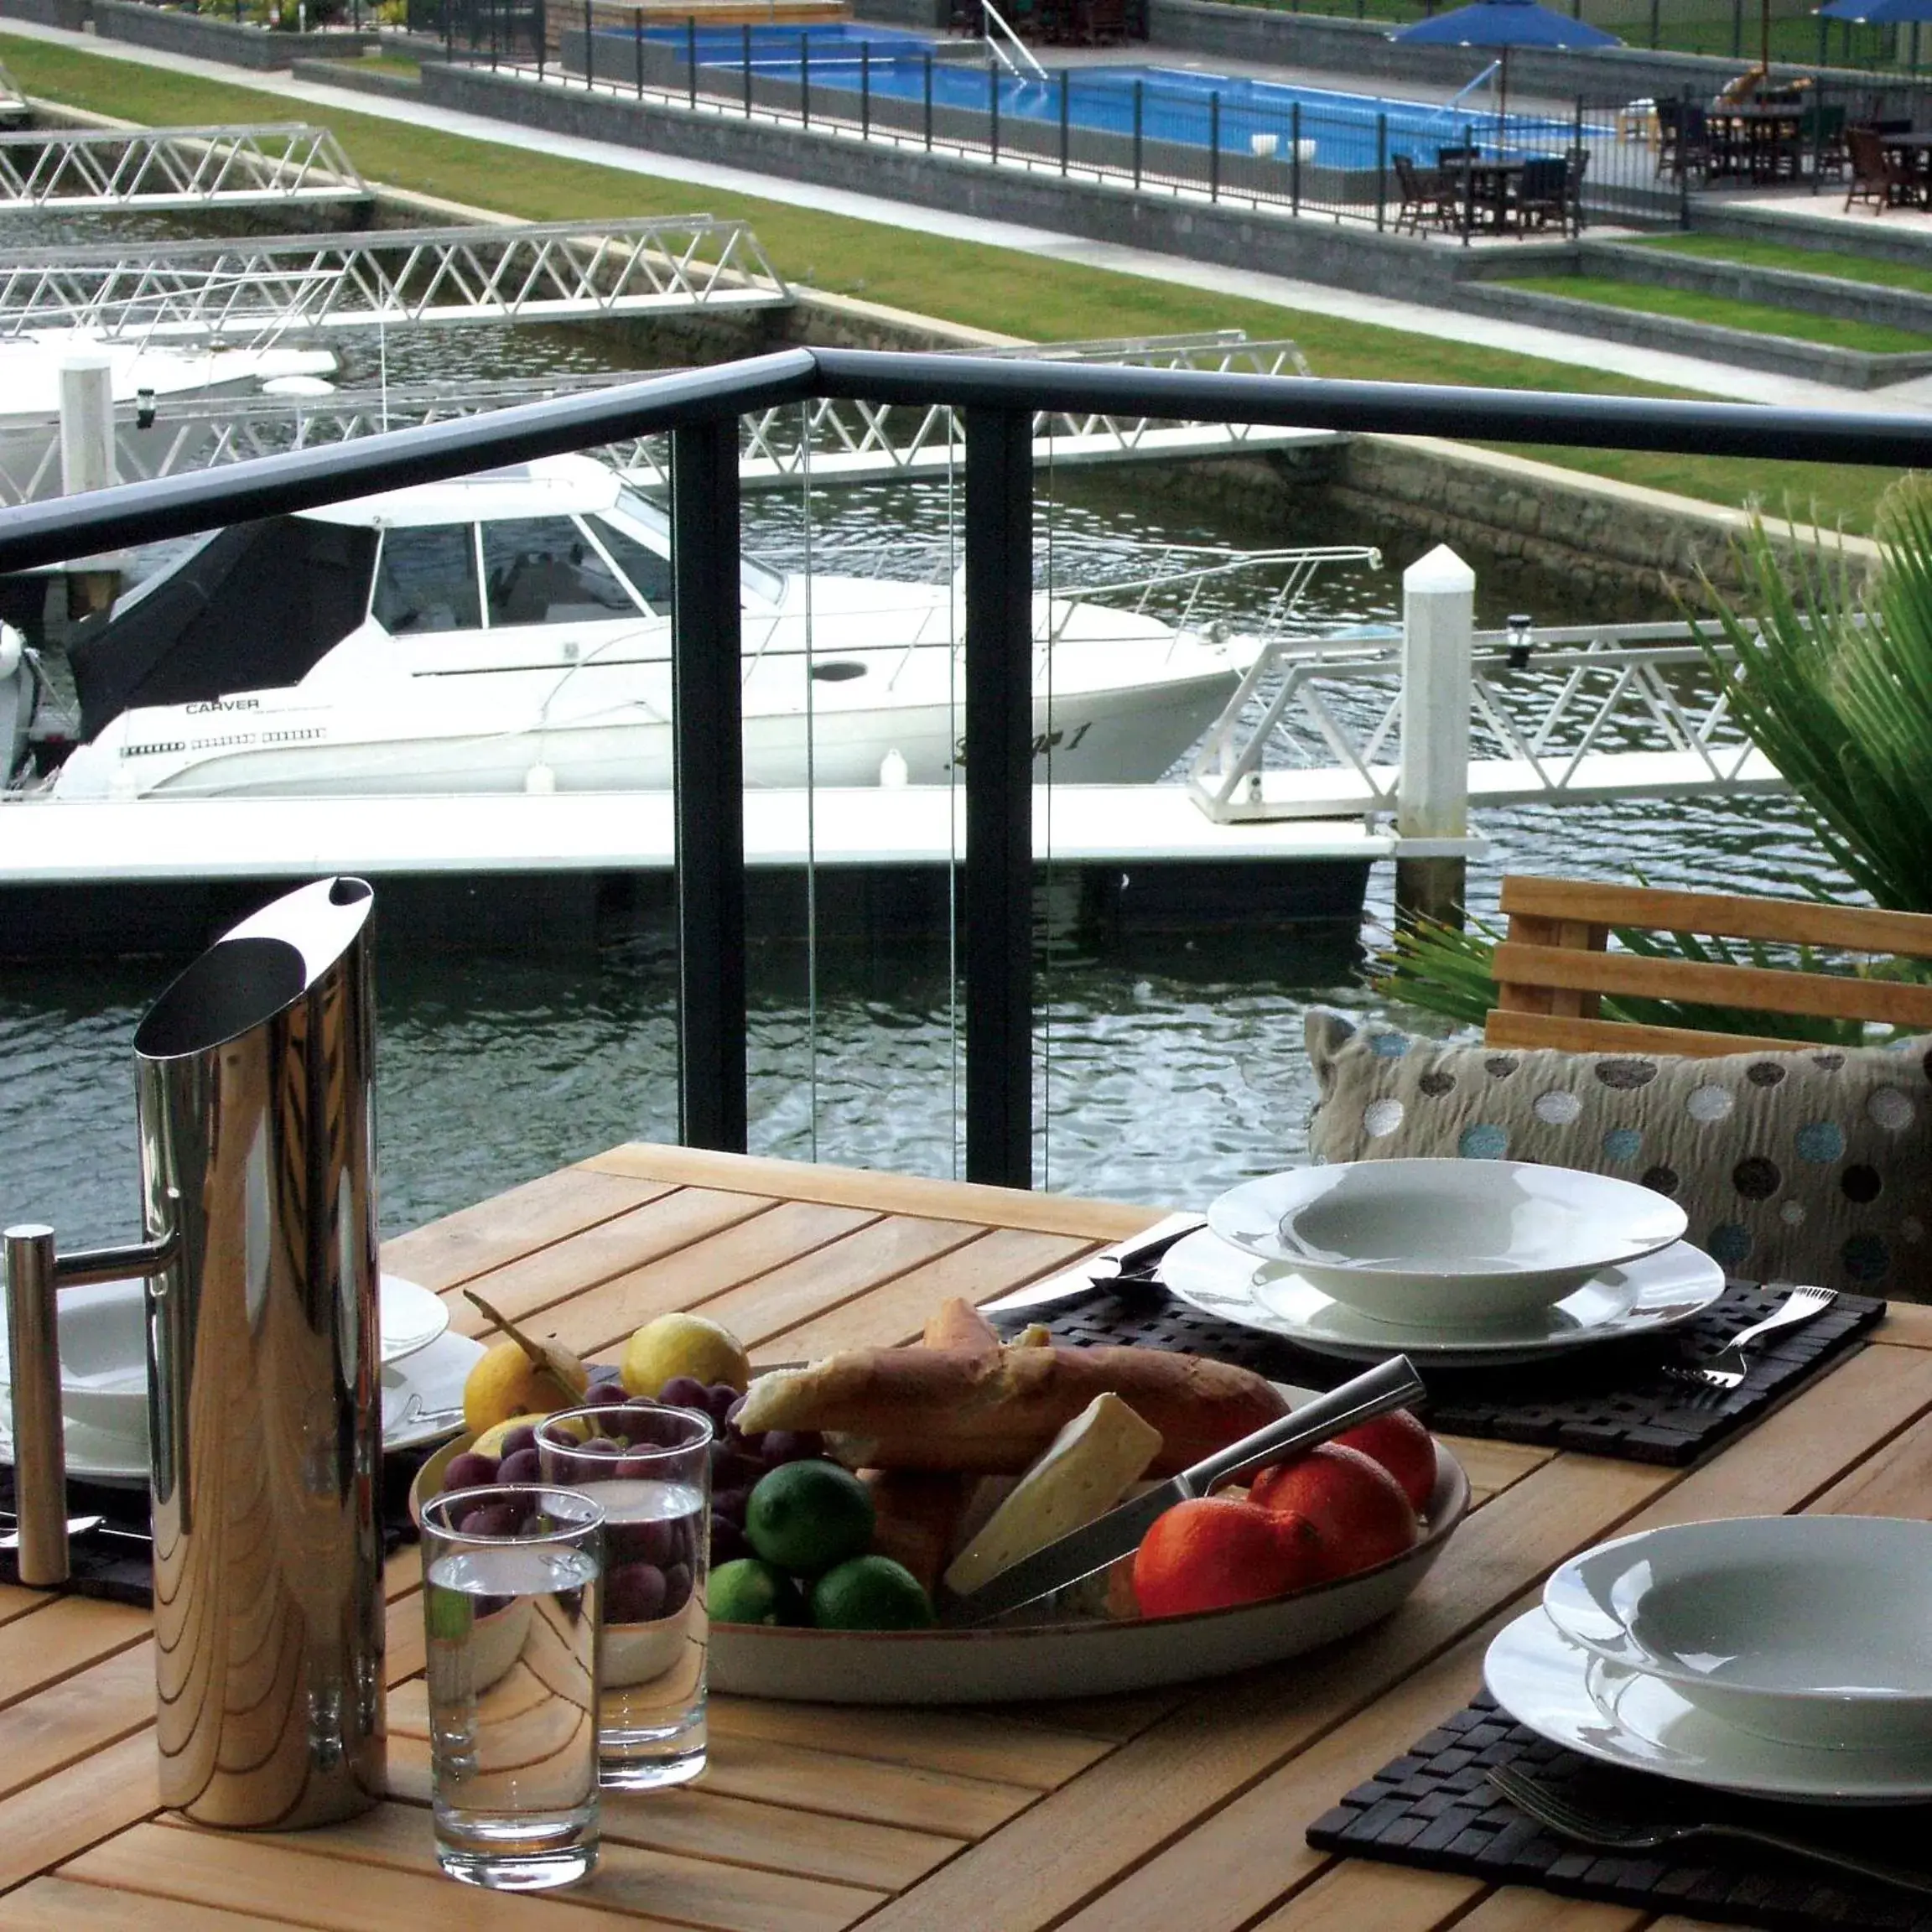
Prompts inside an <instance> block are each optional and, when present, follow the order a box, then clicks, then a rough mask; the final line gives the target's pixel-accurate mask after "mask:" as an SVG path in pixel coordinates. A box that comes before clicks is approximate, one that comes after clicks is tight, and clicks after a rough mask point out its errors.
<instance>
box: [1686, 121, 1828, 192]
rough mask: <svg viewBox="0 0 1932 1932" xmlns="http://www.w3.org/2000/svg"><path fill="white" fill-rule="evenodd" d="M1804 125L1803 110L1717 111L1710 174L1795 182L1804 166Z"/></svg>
mask: <svg viewBox="0 0 1932 1932" xmlns="http://www.w3.org/2000/svg"><path fill="white" fill-rule="evenodd" d="M1804 125H1805V115H1804V110H1803V108H1802V107H1727V108H1723V109H1717V108H1713V109H1712V110H1711V115H1710V120H1709V127H1710V131H1711V169H1710V172H1711V174H1732V175H1737V174H1742V175H1748V176H1749V177H1750V179H1752V180H1753V181H1775V180H1778V179H1780V178H1784V179H1791V180H1795V179H1797V178H1798V175H1799V174H1800V171H1801V169H1802V168H1803V166H1804V153H1805V141H1804Z"/></svg>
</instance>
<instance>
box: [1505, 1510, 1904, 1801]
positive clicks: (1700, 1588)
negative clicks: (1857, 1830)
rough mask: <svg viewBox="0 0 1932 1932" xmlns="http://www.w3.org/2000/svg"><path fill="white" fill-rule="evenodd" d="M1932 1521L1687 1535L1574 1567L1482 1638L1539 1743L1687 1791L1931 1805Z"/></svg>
mask: <svg viewBox="0 0 1932 1932" xmlns="http://www.w3.org/2000/svg"><path fill="white" fill-rule="evenodd" d="M1929 1601H1932V1524H1926V1523H1921V1522H1916V1521H1910V1520H1905V1519H1894V1518H1889V1517H1860V1516H1768V1517H1740V1518H1737V1519H1733V1520H1731V1521H1728V1522H1716V1523H1681V1524H1671V1525H1670V1527H1668V1528H1665V1529H1649V1530H1645V1531H1644V1532H1642V1533H1641V1534H1639V1535H1634V1536H1625V1537H1622V1538H1619V1539H1618V1540H1617V1541H1615V1542H1613V1543H1606V1544H1603V1545H1601V1546H1599V1547H1598V1548H1597V1549H1594V1550H1586V1551H1585V1552H1584V1553H1583V1554H1582V1555H1580V1556H1576V1557H1573V1558H1572V1559H1571V1561H1569V1562H1567V1563H1566V1564H1565V1565H1564V1566H1562V1567H1561V1569H1560V1570H1558V1571H1556V1572H1555V1574H1554V1575H1553V1576H1551V1577H1550V1581H1549V1582H1548V1583H1547V1585H1545V1588H1544V1592H1543V1602H1542V1606H1541V1607H1540V1608H1538V1609H1535V1610H1532V1611H1530V1612H1529V1613H1528V1614H1527V1615H1525V1616H1523V1617H1520V1618H1517V1620H1516V1621H1515V1622H1514V1623H1511V1624H1510V1625H1509V1627H1508V1628H1505V1629H1504V1631H1503V1632H1502V1633H1500V1634H1499V1635H1498V1637H1497V1638H1496V1639H1495V1641H1494V1643H1493V1644H1492V1645H1491V1646H1490V1649H1489V1654H1488V1659H1487V1661H1486V1664H1485V1666H1484V1675H1485V1676H1486V1678H1487V1680H1488V1685H1489V1689H1490V1691H1491V1693H1492V1695H1493V1696H1494V1697H1495V1698H1496V1701H1498V1703H1499V1704H1500V1705H1502V1706H1503V1707H1504V1710H1506V1711H1509V1713H1510V1714H1511V1716H1514V1717H1515V1718H1516V1719H1517V1720H1518V1721H1519V1722H1521V1723H1523V1724H1524V1725H1526V1726H1527V1727H1529V1729H1530V1730H1532V1731H1535V1732H1537V1733H1538V1734H1539V1735H1540V1736H1541V1737H1547V1738H1549V1739H1550V1740H1551V1741H1552V1742H1555V1743H1559V1744H1561V1745H1565V1746H1566V1747H1567V1748H1570V1749H1571V1750H1573V1751H1577V1752H1581V1753H1583V1754H1584V1755H1585V1756H1587V1757H1590V1758H1597V1759H1599V1760H1601V1761H1602V1762H1603V1763H1611V1764H1616V1765H1620V1766H1622V1767H1623V1768H1627V1769H1630V1770H1637V1771H1647V1772H1651V1773H1654V1774H1660V1775H1662V1776H1664V1777H1667V1778H1674V1779H1680V1780H1682V1781H1684V1782H1685V1783H1687V1784H1698V1785H1707V1786H1711V1787H1713V1788H1716V1789H1722V1790H1727V1791H1735V1792H1742V1793H1747V1794H1754V1795H1758V1796H1763V1797H1769V1798H1779V1799H1787V1800H1803V1801H1805V1802H1810V1803H1837V1804H1861V1803H1862V1804H1877V1805H1886V1804H1902V1803H1908V1802H1913V1801H1916V1800H1923V1799H1925V1798H1927V1797H1932V1645H1928V1644H1927V1643H1926V1642H1925V1638H1924V1628H1923V1622H1924V1606H1925V1604H1926V1603H1927V1602H1929Z"/></svg>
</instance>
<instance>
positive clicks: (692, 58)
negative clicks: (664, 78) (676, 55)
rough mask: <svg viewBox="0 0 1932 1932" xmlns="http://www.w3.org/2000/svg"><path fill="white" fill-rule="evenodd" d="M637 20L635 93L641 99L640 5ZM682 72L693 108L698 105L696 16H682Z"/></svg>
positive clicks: (642, 75) (641, 9)
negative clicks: (687, 85) (688, 88)
mask: <svg viewBox="0 0 1932 1932" xmlns="http://www.w3.org/2000/svg"><path fill="white" fill-rule="evenodd" d="M635 18H636V22H637V93H638V97H639V98H640V99H641V98H642V97H643V93H644V9H643V8H641V7H640V8H638V9H637V12H636V16H635ZM684 73H685V78H686V80H687V81H688V83H689V87H690V93H689V104H690V106H692V107H693V109H695V108H696V107H697V105H698V16H697V15H696V14H695V13H687V14H686V15H685V16H684Z"/></svg>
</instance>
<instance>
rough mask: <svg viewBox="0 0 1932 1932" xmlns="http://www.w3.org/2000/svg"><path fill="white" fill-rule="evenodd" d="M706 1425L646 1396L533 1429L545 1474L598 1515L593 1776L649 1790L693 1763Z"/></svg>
mask: <svg viewBox="0 0 1932 1932" xmlns="http://www.w3.org/2000/svg"><path fill="white" fill-rule="evenodd" d="M711 1436H712V1429H711V1424H710V1422H709V1420H707V1419H706V1418H705V1417H704V1416H703V1415H698V1414H696V1413H695V1412H694V1411H693V1410H688V1409H671V1408H667V1407H664V1406H663V1405H661V1404H658V1403H654V1402H631V1403H626V1404H625V1405H623V1406H622V1407H621V1408H619V1407H610V1408H596V1409H570V1410H565V1411H564V1413H563V1414H562V1415H553V1416H551V1417H550V1418H549V1420H548V1421H546V1422H544V1423H543V1425H542V1426H540V1427H539V1428H538V1431H537V1449H538V1455H539V1457H541V1459H542V1462H543V1479H544V1481H545V1482H547V1483H564V1484H567V1485H568V1486H569V1488H573V1489H577V1490H581V1491H582V1492H583V1493H584V1494H585V1495H587V1496H589V1497H590V1498H593V1499H594V1500H595V1502H596V1503H597V1504H599V1506H600V1508H601V1509H602V1510H603V1512H604V1537H605V1545H604V1550H605V1555H604V1561H605V1579H604V1604H603V1608H604V1633H603V1644H602V1646H601V1652H600V1657H601V1663H600V1676H599V1680H598V1690H599V1701H598V1710H599V1717H598V1727H597V1754H598V1775H599V1778H600V1781H601V1782H602V1783H604V1784H611V1785H621V1786H623V1787H626V1788H627V1789H632V1790H636V1789H654V1788H656V1787H657V1786H660V1785H667V1784H685V1783H687V1782H688V1781H689V1780H690V1779H693V1778H695V1777H697V1776H698V1775H699V1773H700V1772H702V1771H703V1770H704V1659H705V1653H706V1650H707V1649H708V1647H709V1640H710V1626H709V1622H708V1620H707V1618H706V1614H705V1607H704V1571H705V1559H706V1555H707V1552H708V1550H709V1535H710V1505H711Z"/></svg>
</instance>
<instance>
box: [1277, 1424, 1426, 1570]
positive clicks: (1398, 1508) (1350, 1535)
mask: <svg viewBox="0 0 1932 1932" xmlns="http://www.w3.org/2000/svg"><path fill="white" fill-rule="evenodd" d="M1248 1494H1249V1501H1250V1502H1251V1503H1253V1504H1254V1505H1255V1506H1256V1507H1257V1508H1259V1509H1271V1510H1280V1511H1282V1512H1284V1513H1285V1514H1289V1515H1291V1516H1293V1517H1296V1518H1297V1519H1300V1520H1301V1522H1302V1523H1303V1524H1306V1526H1307V1527H1308V1528H1310V1529H1312V1530H1313V1531H1314V1534H1315V1537H1316V1540H1317V1544H1318V1545H1319V1547H1320V1552H1321V1558H1322V1565H1323V1571H1322V1574H1323V1575H1324V1576H1352V1575H1353V1573H1354V1572H1355V1571H1358V1570H1368V1569H1372V1568H1373V1567H1374V1566H1375V1565H1376V1564H1378V1563H1386V1562H1387V1561H1389V1558H1390V1557H1391V1556H1400V1555H1401V1554H1402V1552H1403V1551H1404V1550H1408V1549H1410V1548H1412V1547H1413V1546H1414V1545H1415V1538H1416V1536H1417V1535H1418V1534H1419V1532H1420V1524H1418V1523H1417V1522H1416V1520H1415V1510H1414V1509H1411V1508H1410V1504H1409V1498H1407V1497H1406V1496H1405V1495H1404V1494H1403V1493H1402V1485H1401V1484H1400V1483H1398V1482H1397V1481H1396V1480H1395V1478H1394V1477H1393V1476H1391V1475H1390V1474H1389V1472H1388V1471H1387V1470H1386V1469H1384V1467H1382V1465H1381V1464H1380V1463H1379V1462H1376V1461H1374V1459H1373V1458H1372V1457H1368V1456H1364V1455H1363V1453H1362V1452H1361V1451H1360V1450H1359V1449H1343V1448H1342V1447H1339V1446H1337V1444H1335V1443H1333V1442H1324V1443H1322V1446H1320V1447H1319V1448H1316V1449H1311V1450H1310V1451H1309V1452H1308V1453H1307V1454H1306V1456H1297V1457H1296V1458H1295V1460H1294V1461H1293V1462H1278V1463H1276V1464H1275V1466H1274V1467H1272V1468H1270V1469H1264V1470H1263V1471H1262V1472H1261V1473H1260V1474H1259V1476H1257V1477H1256V1478H1254V1487H1253V1488H1251V1489H1250V1490H1249V1493H1248Z"/></svg>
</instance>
